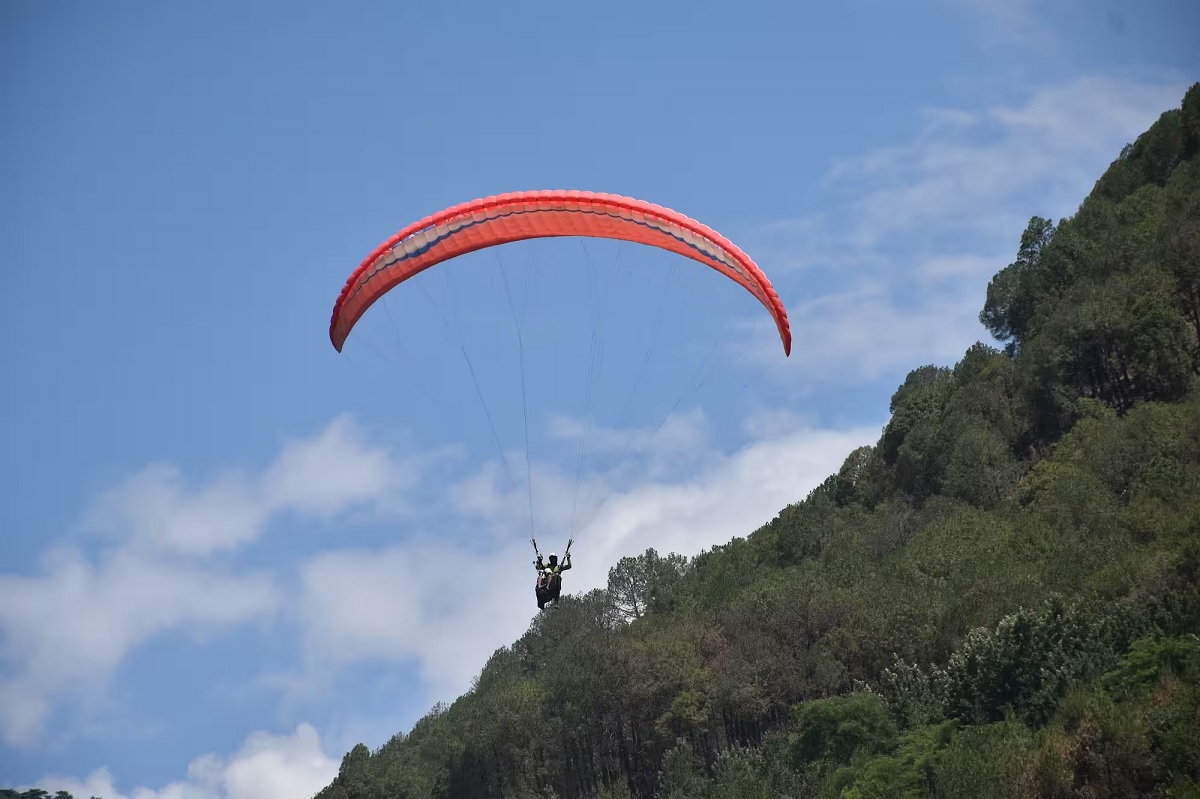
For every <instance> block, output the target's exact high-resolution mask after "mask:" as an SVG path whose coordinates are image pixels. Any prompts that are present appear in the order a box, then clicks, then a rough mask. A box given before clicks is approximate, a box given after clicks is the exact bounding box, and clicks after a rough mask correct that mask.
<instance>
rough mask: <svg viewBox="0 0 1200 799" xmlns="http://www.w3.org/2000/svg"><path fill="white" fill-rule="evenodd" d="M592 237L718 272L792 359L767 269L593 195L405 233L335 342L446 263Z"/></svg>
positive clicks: (338, 321)
mask: <svg viewBox="0 0 1200 799" xmlns="http://www.w3.org/2000/svg"><path fill="white" fill-rule="evenodd" d="M556 236H589V237H593V238H606V239H619V240H623V241H629V242H636V243H639V244H646V245H649V246H652V247H658V248H660V249H664V250H669V251H671V252H674V253H677V254H679V255H682V256H685V257H687V258H691V259H692V260H694V261H698V262H699V263H702V264H705V265H707V266H710V267H712V268H713V269H716V270H717V271H718V272H721V273H722V274H724V275H725V276H726V277H728V278H730V279H731V280H733V281H735V282H737V283H738V284H739V285H741V286H742V287H743V288H745V289H746V290H747V291H749V292H750V293H751V294H753V295H754V296H755V297H756V298H758V301H759V302H761V303H762V304H763V306H764V307H765V308H766V309H767V311H768V312H769V313H770V314H771V316H772V318H773V319H774V320H775V326H776V327H777V328H778V330H779V338H780V340H781V341H782V342H783V351H784V354H785V355H790V354H791V350H792V333H791V329H790V327H789V325H788V318H787V311H786V309H785V308H784V307H783V302H782V301H781V300H780V299H779V295H778V294H776V293H775V289H774V288H773V287H772V286H771V283H770V281H768V280H767V277H766V275H764V274H763V273H762V270H760V269H759V268H758V266H757V265H756V264H755V263H754V261H752V260H751V259H750V257H749V256H748V255H746V254H745V253H744V252H742V251H741V250H740V249H739V248H738V247H737V246H736V245H734V244H733V243H732V242H731V241H729V240H728V239H726V238H725V237H724V236H722V235H721V234H719V233H717V232H716V231H714V230H712V229H711V228H709V227H707V226H706V225H703V224H701V223H699V222H697V221H696V220H694V219H691V218H689V217H686V216H684V215H683V214H680V213H677V212H675V211H672V210H670V209H668V208H663V207H662V206H659V205H654V204H653V203H648V202H645V201H643V200H635V199H632V198H629V197H622V196H620V195H616V194H601V193H595V192H588V191H521V192H512V193H509V194H501V195H497V196H493V197H486V198H483V199H478V200H472V201H471V202H467V203H462V204H461V205H456V206H453V207H451V208H447V209H446V210H444V211H440V212H438V213H436V214H433V215H432V216H428V217H426V218H424V219H422V220H420V221H419V222H415V223H413V224H412V225H409V226H408V227H406V228H404V229H403V230H401V231H400V232H398V233H396V234H395V235H394V236H392V237H391V238H389V239H388V240H387V241H385V242H384V243H383V244H381V245H379V246H378V247H377V248H375V250H374V251H373V252H372V253H371V254H370V255H368V256H367V257H366V259H365V260H364V261H363V262H362V263H361V264H359V266H358V268H357V269H355V270H354V272H353V274H351V275H350V278H349V279H348V280H347V281H346V285H345V286H344V287H343V288H342V292H341V294H340V295H339V296H338V299H337V302H336V303H335V305H334V308H333V316H332V318H331V319H330V323H329V339H330V341H331V342H332V343H333V346H334V348H335V349H336V350H337V351H338V352H341V350H342V346H343V345H344V344H345V342H346V338H347V336H349V334H350V330H351V329H352V328H353V327H354V325H355V323H356V322H357V321H358V320H359V319H360V318H361V317H362V315H363V314H364V313H366V311H367V309H368V308H370V307H371V305H372V304H373V303H374V302H375V301H376V300H378V299H379V298H380V297H382V296H383V295H384V294H386V293H387V292H388V291H390V290H391V289H392V288H393V287H394V286H396V285H397V284H399V283H401V282H403V281H405V280H407V279H408V278H410V277H412V276H414V275H416V274H418V273H420V272H422V271H424V270H425V269H428V268H429V267H431V266H434V265H436V264H439V263H441V262H443V261H447V260H450V259H451V258H455V257H457V256H459V255H464V254H466V253H469V252H473V251H475V250H480V249H483V248H485V247H492V246H496V245H499V244H507V243H509V242H514V241H521V240H524V239H535V238H549V237H556Z"/></svg>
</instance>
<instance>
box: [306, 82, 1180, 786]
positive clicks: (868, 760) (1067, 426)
mask: <svg viewBox="0 0 1200 799" xmlns="http://www.w3.org/2000/svg"><path fill="white" fill-rule="evenodd" d="M1198 149H1200V84H1198V85H1196V86H1193V87H1192V88H1191V89H1190V90H1189V92H1188V93H1187V95H1186V97H1185V98H1184V102H1183V105H1182V108H1181V109H1175V110H1171V111H1168V112H1166V113H1165V114H1163V115H1162V117H1161V118H1160V119H1159V120H1158V121H1157V122H1156V123H1155V124H1154V125H1153V126H1152V127H1151V128H1150V129H1149V130H1148V131H1147V132H1146V133H1145V134H1143V135H1142V136H1141V137H1139V138H1138V140H1137V141H1136V142H1135V143H1134V144H1132V145H1130V146H1129V147H1127V148H1125V150H1124V151H1122V153H1121V154H1120V157H1119V158H1118V159H1117V160H1116V161H1115V162H1113V164H1112V165H1111V166H1110V167H1109V169H1108V170H1107V171H1106V172H1105V174H1104V176H1103V177H1102V178H1101V179H1100V180H1099V181H1098V182H1097V184H1096V186H1095V188H1094V190H1093V191H1092V193H1091V194H1090V196H1089V197H1088V198H1087V199H1086V200H1085V202H1084V203H1083V204H1082V205H1081V206H1080V208H1079V210H1078V212H1077V213H1076V215H1075V216H1074V217H1072V218H1070V219H1066V220H1061V221H1059V222H1058V223H1054V222H1051V221H1050V220H1046V219H1041V218H1037V217H1035V218H1033V219H1032V220H1031V221H1030V223H1029V226H1028V228H1027V229H1026V230H1025V232H1024V234H1023V235H1022V236H1021V242H1020V247H1019V250H1018V253H1017V257H1016V260H1015V261H1014V262H1013V263H1012V264H1011V265H1009V266H1008V267H1006V268H1005V269H1003V270H1001V271H1000V272H999V273H998V274H997V275H996V276H995V278H994V279H993V280H992V282H991V285H990V286H989V288H988V292H987V298H986V302H985V304H984V307H983V310H982V312H981V314H980V319H981V321H982V322H983V323H984V324H985V325H986V326H987V328H988V329H989V330H990V331H991V332H992V333H993V334H994V335H995V336H996V337H997V339H998V340H999V341H1001V342H1002V343H1003V344H1004V349H1003V350H997V349H994V348H991V347H988V346H986V345H984V344H976V345H974V346H972V347H971V348H970V349H968V350H967V352H966V353H964V355H963V358H962V360H961V361H959V362H958V363H957V364H956V365H955V366H954V367H953V368H943V367H936V366H924V367H921V368H919V369H916V370H914V371H913V372H911V373H910V374H909V376H908V378H907V379H906V380H905V382H904V384H903V385H902V386H900V387H899V389H898V390H897V391H896V393H895V395H894V396H893V397H892V401H891V412H892V416H891V419H890V421H889V422H888V424H887V426H886V427H885V429H884V430H883V432H882V435H881V437H880V439H879V441H878V443H877V444H876V445H875V446H873V447H864V448H861V449H859V450H856V451H855V452H852V453H850V455H849V457H848V458H847V459H846V461H845V463H844V465H843V466H842V468H841V469H840V470H839V472H838V473H837V474H836V475H832V476H831V477H830V478H829V479H828V480H826V481H825V482H824V483H823V484H822V485H821V486H820V487H818V488H817V489H816V490H814V491H813V492H812V493H811V494H810V495H809V496H808V497H807V498H806V499H805V500H804V501H803V502H799V503H797V504H795V505H791V506H789V507H787V508H785V509H784V510H783V511H782V512H781V513H780V514H779V516H778V517H777V518H776V519H775V520H774V521H772V522H771V523H769V524H767V525H765V526H764V527H763V528H762V529H760V530H757V531H755V532H754V533H753V534H752V535H750V536H749V537H748V538H745V539H743V538H735V539H733V540H732V541H731V542H730V543H729V544H726V545H723V546H717V547H714V548H713V549H712V550H711V551H707V552H705V553H703V554H701V555H699V556H698V557H696V558H694V559H690V560H689V559H684V558H682V557H678V556H670V557H662V556H660V555H659V554H658V553H655V552H654V551H653V550H650V551H647V552H646V553H644V554H643V555H640V556H638V557H636V558H625V559H623V560H622V561H621V562H620V563H618V564H617V565H616V566H615V567H614V568H613V569H612V571H611V572H610V576H609V583H608V588H607V589H606V590H596V591H593V592H591V593H589V594H586V595H584V596H576V597H571V598H570V599H569V600H568V601H565V602H564V603H563V605H562V607H561V608H560V609H559V610H558V612H555V613H548V614H544V615H541V616H539V617H537V619H535V621H534V622H533V624H532V625H531V627H530V629H529V631H528V632H527V633H526V634H525V635H524V636H523V637H522V638H521V639H520V640H519V641H517V642H516V643H514V644H513V645H512V646H511V647H505V648H502V649H500V650H498V651H497V652H496V653H495V654H494V655H493V656H492V657H491V659H490V660H489V661H488V663H487V664H486V666H485V667H484V668H483V670H482V672H481V674H480V675H479V677H478V679H477V681H476V683H475V685H474V687H473V689H472V690H471V691H470V692H468V693H467V694H466V695H464V696H463V697H461V698H460V699H458V700H457V701H456V702H454V703H453V704H452V705H450V706H438V707H436V708H434V710H433V711H432V712H431V713H430V714H429V715H428V716H426V717H425V718H424V719H422V720H421V721H420V722H418V723H417V724H416V725H415V726H414V728H413V729H412V730H411V732H409V733H408V734H400V735H397V736H395V737H394V738H393V739H392V740H391V741H389V742H388V743H387V744H386V745H384V746H383V747H381V748H380V749H379V750H378V751H376V752H371V751H369V750H368V749H367V748H366V747H365V746H362V745H359V746H357V747H355V748H354V750H353V751H351V752H350V753H349V754H347V755H346V757H345V759H344V761H343V764H342V769H341V773H340V775H339V776H338V778H337V779H336V780H335V781H334V783H333V784H332V785H330V786H329V787H328V788H326V789H325V790H324V791H322V792H321V793H320V794H319V797H320V799H384V798H385V797H386V798H387V799H397V798H399V797H412V798H413V799H416V798H418V797H419V798H420V799H426V798H427V797H429V798H432V797H462V798H463V799H472V798H474V797H478V798H480V799H482V797H561V799H577V798H580V797H639V799H649V797H655V796H662V797H711V799H718V798H719V797H745V796H751V797H773V796H784V795H791V796H838V795H841V796H846V797H870V796H964V797H966V796H969V797H985V796H992V795H996V796H1000V795H1004V796H1010V795H1011V796H1046V797H1059V796H1063V797H1066V796H1080V797H1083V796H1088V797H1099V796H1113V797H1116V796H1166V795H1168V793H1167V791H1168V789H1170V790H1172V791H1174V793H1171V794H1170V795H1189V796H1200V755H1198V754H1197V753H1198V752H1200V641H1198V640H1197V639H1196V637H1195V633H1196V632H1198V631H1200V593H1198V591H1197V573H1198V570H1200V380H1197V375H1198V374H1200V159H1197V158H1196V154H1197V150H1198Z"/></svg>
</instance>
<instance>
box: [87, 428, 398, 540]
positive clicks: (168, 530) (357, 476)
mask: <svg viewBox="0 0 1200 799" xmlns="http://www.w3.org/2000/svg"><path fill="white" fill-rule="evenodd" d="M417 474H418V472H417V470H416V467H415V466H413V465H411V464H407V463H405V462H402V461H400V460H398V459H397V458H396V457H395V456H394V455H393V454H392V453H391V452H390V451H389V450H388V449H387V448H385V447H382V446H379V445H374V444H371V443H369V442H368V441H367V439H366V436H365V435H364V433H363V432H362V431H361V430H359V429H358V427H356V426H355V425H354V423H353V422H352V421H351V420H350V419H349V418H348V417H340V418H337V419H334V420H333V422H331V423H330V424H329V426H328V427H326V428H325V430H323V431H322V432H321V433H320V434H319V435H317V436H316V437H315V438H312V439H308V440H296V441H288V442H286V443H285V445H284V447H283V449H282V451H281V452H280V454H279V455H278V456H277V457H276V459H275V460H274V461H273V462H272V463H271V464H270V465H269V466H268V467H267V468H266V469H265V470H264V471H263V473H262V474H261V475H254V474H248V473H245V472H230V473H226V474H223V475H220V476H218V477H216V478H214V479H212V480H210V481H209V482H208V483H206V484H201V485H197V486H195V487H190V486H188V485H187V484H186V481H185V480H184V478H183V476H182V474H181V473H180V471H179V470H178V469H177V468H175V467H173V466H168V465H162V464H159V465H154V466H150V467H147V468H146V469H143V470H142V471H141V472H139V473H137V474H135V475H133V476H132V477H130V478H128V479H127V480H125V481H124V482H123V483H121V484H120V485H119V486H117V487H115V488H113V489H111V490H109V491H106V492H105V493H104V494H102V495H101V496H100V498H99V499H98V500H97V501H96V503H95V504H94V505H93V507H92V508H91V509H90V511H89V513H88V514H87V516H86V517H85V522H84V523H85V527H86V528H87V529H88V530H90V531H93V532H96V533H100V534H103V535H106V536H108V537H110V538H113V539H117V540H121V541H127V542H129V543H132V544H136V545H138V546H140V547H146V548H153V549H157V550H161V551H167V552H175V553H181V554H185V555H207V554H211V553H214V552H219V551H222V550H229V549H233V548H236V547H238V546H241V545H244V544H246V543H248V542H250V541H252V540H254V539H256V538H258V537H259V536H260V535H261V534H262V533H263V530H264V528H265V526H266V525H267V523H268V521H269V520H270V519H271V518H272V517H275V516H279V515H282V514H285V513H288V512H296V513H304V514H310V515H314V516H321V517H328V516H330V515H332V514H335V513H339V512H343V511H345V510H348V509H350V508H352V507H354V506H357V505H364V504H370V503H379V502H384V501H393V500H394V499H395V498H397V497H400V496H402V492H403V491H404V490H405V489H407V488H410V487H411V486H412V485H413V484H414V483H415V481H416V476H417Z"/></svg>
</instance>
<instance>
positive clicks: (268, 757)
mask: <svg viewBox="0 0 1200 799" xmlns="http://www.w3.org/2000/svg"><path fill="white" fill-rule="evenodd" d="M340 764H341V761H340V759H334V758H331V757H329V756H328V755H326V754H325V752H324V751H323V750H322V748H321V741H320V739H319V737H318V736H317V731H316V730H315V729H314V728H313V727H312V725H310V724H301V725H299V726H298V727H296V730H295V732H293V733H292V734H290V735H273V734H271V733H268V732H261V731H260V732H255V733H253V734H251V735H250V736H249V737H248V738H247V739H246V741H245V743H244V744H243V745H242V748H241V749H240V750H239V751H238V752H237V753H236V754H235V755H233V756H232V757H229V758H225V757H221V756H220V755H217V754H206V755H202V756H200V757H198V758H196V759H195V760H193V761H192V762H191V764H189V766H188V773H187V778H186V779H184V780H181V781H179V782H173V783H171V784H169V785H167V786H165V787H163V788H159V789H157V790H155V789H152V788H134V789H133V790H132V791H131V792H130V793H128V794H126V793H122V792H121V791H120V790H118V789H117V786H116V784H115V782H114V779H113V775H112V773H111V772H110V771H109V770H108V769H107V768H99V769H96V770H95V771H93V772H92V773H91V774H89V775H88V776H87V777H86V778H85V779H82V780H79V779H75V778H70V777H61V776H56V775H50V776H47V777H45V778H43V779H42V780H40V781H39V782H38V787H41V788H42V789H43V790H48V791H50V792H52V793H53V792H54V791H67V792H68V793H71V794H73V795H74V796H77V797H80V799H83V797H88V796H99V797H102V799H309V797H312V796H313V795H314V794H316V793H317V792H318V791H320V790H321V789H322V788H324V787H325V786H326V785H328V784H329V783H330V782H331V781H332V780H333V778H334V777H336V776H337V773H338V768H339V766H340Z"/></svg>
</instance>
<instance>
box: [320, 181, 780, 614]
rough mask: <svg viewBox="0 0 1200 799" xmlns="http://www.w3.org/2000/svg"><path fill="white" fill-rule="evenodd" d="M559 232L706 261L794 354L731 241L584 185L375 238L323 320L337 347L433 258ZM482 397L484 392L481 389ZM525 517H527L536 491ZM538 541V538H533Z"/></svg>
mask: <svg viewBox="0 0 1200 799" xmlns="http://www.w3.org/2000/svg"><path fill="white" fill-rule="evenodd" d="M563 236H584V237H592V238H605V239H615V240H619V241H627V242H633V243H638V244H645V245H648V246H651V247H657V248H660V249H663V250H667V251H669V252H673V253H676V254H678V255H682V256H684V257H686V258H689V259H691V260H693V261H696V262H698V263H701V264H704V265H705V266H708V267H711V268H712V269H715V270H716V271H718V272H720V273H721V274H723V275H725V276H726V277H728V278H729V279H730V280H732V281H734V282H735V283H737V284H738V285H740V286H741V287H742V288H743V289H745V290H746V291H748V292H750V294H752V295H753V296H754V297H755V298H756V299H757V300H758V301H759V302H760V303H761V304H762V306H763V307H764V308H766V310H767V312H768V313H769V314H770V315H771V318H772V320H773V321H774V323H775V327H776V329H777V330H778V333H779V338H780V341H781V342H782V344H783V351H784V355H785V356H789V355H790V354H791V348H792V333H791V328H790V326H789V324H788V317H787V311H786V309H785V308H784V306H783V302H782V301H781V300H780V298H779V295H778V294H777V293H776V292H775V289H774V287H773V286H772V285H771V283H770V281H769V280H768V279H767V277H766V275H764V274H763V272H762V270H761V269H759V268H758V266H757V265H756V264H755V263H754V261H753V260H751V259H750V257H749V256H748V255H746V253H744V252H743V251H742V250H741V249H739V248H738V247H737V246H736V245H735V244H733V242H731V241H729V239H727V238H725V237H724V236H722V235H721V234H720V233H717V232H716V231H715V230H713V229H712V228H709V227H708V226H706V225H704V224H702V223H700V222H697V221H696V220H694V219H691V218H690V217H687V216H684V215H683V214H680V213H678V212H676V211H672V210H670V209H669V208H664V207H662V206H660V205H655V204H653V203H649V202H646V201H644V200H636V199H633V198H630V197H623V196H620V195H616V194H604V193H597V192H588V191H573V190H548V191H518V192H510V193H506V194H500V195H495V196H491V197H485V198H481V199H477V200H472V201H470V202H466V203H462V204H459V205H455V206H452V207H450V208H446V209H444V210H442V211H439V212H437V213H435V214H432V215H430V216H427V217H425V218H424V219H421V220H419V221H417V222H414V223H412V224H411V225H409V226H407V227H405V228H403V229H402V230H400V231H399V232H398V233H396V234H395V235H393V236H391V237H390V238H388V239H387V240H386V241H384V242H383V243H382V244H380V245H379V246H378V247H376V248H375V250H373V251H372V252H371V253H370V254H369V255H368V256H367V257H366V258H365V259H364V260H363V261H362V263H360V264H359V265H358V268H356V269H355V270H354V271H353V273H352V274H351V275H350V277H349V278H348V279H347V280H346V283H345V285H344V286H343V287H342V291H341V293H340V294H339V295H338V298H337V301H336V302H335V304H334V307H333V315H332V317H331V318H330V322H329V339H330V341H331V342H332V343H333V346H334V349H336V350H337V351H338V352H341V351H342V347H343V346H344V344H345V342H346V339H347V337H348V336H349V335H350V332H351V330H353V328H354V326H355V324H356V323H357V322H358V321H359V319H360V318H361V317H362V316H363V314H365V313H366V312H367V310H368V309H369V308H370V307H371V306H372V305H373V304H374V303H375V302H376V301H378V300H379V299H380V298H381V297H383V296H384V295H385V294H387V293H388V292H389V291H391V290H392V289H393V288H394V287H396V286H397V285H399V284H400V283H403V282H404V281H406V280H408V279H409V278H412V277H413V276H415V275H417V274H420V273H421V272H423V271H425V270H426V269H429V268H430V267H432V266H436V265H437V264H440V263H443V262H445V261H448V260H451V259H453V258H456V257H458V256H460V255H465V254H467V253H470V252H474V251H476V250H481V249H484V248H487V247H494V246H498V245H501V244H507V243H511V242H516V241H522V240H526V239H536V238H553V237H563ZM481 398H482V397H481ZM530 502H531V527H532V495H531V497H530ZM533 546H534V551H535V552H536V551H537V542H536V540H535V541H534V542H533ZM570 549H571V545H570V543H568V545H567V549H566V551H565V553H564V556H565V560H564V562H563V563H561V564H560V563H558V562H557V558H556V557H555V556H554V555H550V564H549V565H546V564H545V563H544V562H543V561H542V556H541V553H540V552H539V553H538V555H537V560H536V561H535V563H534V566H535V568H536V569H537V572H538V581H537V585H536V587H535V593H536V596H537V601H538V608H539V609H544V608H545V606H546V604H547V603H549V602H553V603H554V604H555V605H556V606H557V603H558V598H559V594H560V592H561V590H562V572H564V571H566V570H568V569H570V568H571V552H570Z"/></svg>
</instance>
